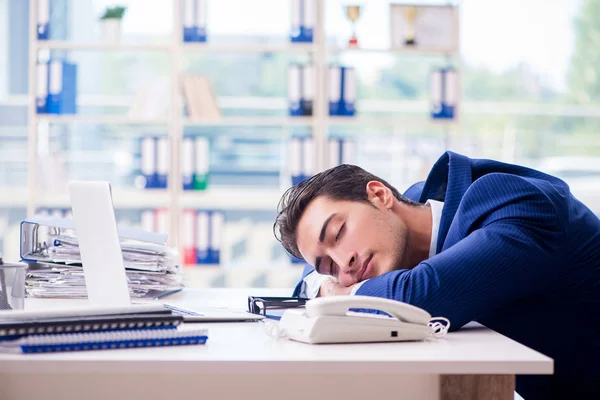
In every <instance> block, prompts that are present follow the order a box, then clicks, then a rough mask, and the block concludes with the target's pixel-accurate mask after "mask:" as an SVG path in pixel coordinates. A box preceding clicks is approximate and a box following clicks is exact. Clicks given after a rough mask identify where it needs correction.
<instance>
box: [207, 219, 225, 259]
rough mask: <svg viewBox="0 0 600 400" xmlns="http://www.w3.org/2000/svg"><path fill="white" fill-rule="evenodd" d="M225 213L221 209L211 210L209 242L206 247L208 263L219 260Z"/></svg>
mask: <svg viewBox="0 0 600 400" xmlns="http://www.w3.org/2000/svg"><path fill="white" fill-rule="evenodd" d="M224 225H225V215H224V214H223V212H221V211H212V212H211V217H210V242H209V247H208V261H209V263H210V264H219V263H220V262H221V238H222V235H223V226H224Z"/></svg>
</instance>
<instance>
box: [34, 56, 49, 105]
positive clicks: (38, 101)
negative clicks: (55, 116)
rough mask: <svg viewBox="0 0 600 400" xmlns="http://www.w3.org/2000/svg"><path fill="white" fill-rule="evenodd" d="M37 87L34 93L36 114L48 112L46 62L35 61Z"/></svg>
mask: <svg viewBox="0 0 600 400" xmlns="http://www.w3.org/2000/svg"><path fill="white" fill-rule="evenodd" d="M35 69H36V74H37V87H36V92H35V93H36V94H35V109H36V112H37V113H38V114H45V113H47V112H48V74H49V71H48V63H45V62H39V61H38V62H37V64H36V66H35Z"/></svg>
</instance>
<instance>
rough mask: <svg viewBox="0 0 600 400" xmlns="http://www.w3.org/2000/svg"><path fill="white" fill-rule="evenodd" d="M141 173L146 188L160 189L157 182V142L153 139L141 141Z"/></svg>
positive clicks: (146, 138) (147, 138) (148, 138)
mask: <svg viewBox="0 0 600 400" xmlns="http://www.w3.org/2000/svg"><path fill="white" fill-rule="evenodd" d="M140 158H141V172H142V176H143V177H144V182H145V183H144V188H146V189H152V188H156V187H158V182H157V181H156V178H157V176H156V140H155V139H154V138H153V137H145V138H142V139H141V150H140Z"/></svg>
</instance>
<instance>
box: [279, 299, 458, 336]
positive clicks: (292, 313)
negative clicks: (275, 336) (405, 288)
mask: <svg viewBox="0 0 600 400" xmlns="http://www.w3.org/2000/svg"><path fill="white" fill-rule="evenodd" d="M305 307H306V309H305V310H299V309H293V310H286V311H285V312H284V314H283V316H282V318H281V321H280V330H282V331H283V332H284V333H285V335H287V336H288V337H289V338H290V339H292V340H297V341H300V342H305V343H359V342H389V341H407V340H423V339H425V338H427V337H441V336H443V335H444V334H445V333H446V332H447V331H448V328H449V327H450V322H449V321H448V320H446V319H445V318H435V319H433V320H432V318H431V315H430V314H429V313H428V312H427V311H425V310H423V309H420V308H418V307H415V306H413V305H410V304H406V303H402V302H400V301H396V300H389V299H383V298H378V297H371V296H337V297H322V298H317V299H314V300H309V301H307V302H306V305H305ZM350 309H372V310H380V311H383V312H385V313H387V314H389V315H390V316H391V317H389V316H384V315H378V314H372V313H361V312H350V311H349V310H350ZM434 320H444V321H445V323H444V324H442V323H440V322H433V321H434Z"/></svg>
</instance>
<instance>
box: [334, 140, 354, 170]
mask: <svg viewBox="0 0 600 400" xmlns="http://www.w3.org/2000/svg"><path fill="white" fill-rule="evenodd" d="M328 161H329V166H328V167H329V168H333V167H336V166H338V165H341V164H355V163H356V143H355V141H354V140H351V139H347V138H330V139H329V157H328Z"/></svg>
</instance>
